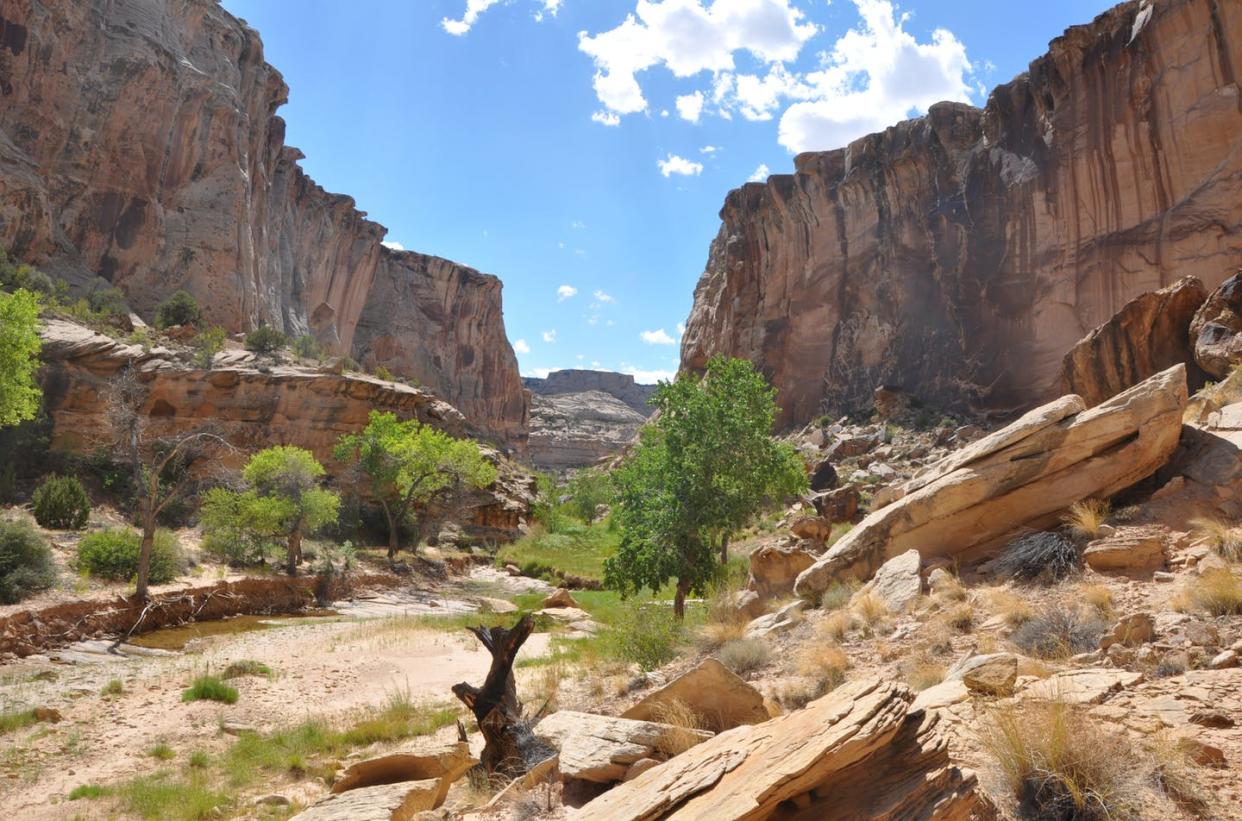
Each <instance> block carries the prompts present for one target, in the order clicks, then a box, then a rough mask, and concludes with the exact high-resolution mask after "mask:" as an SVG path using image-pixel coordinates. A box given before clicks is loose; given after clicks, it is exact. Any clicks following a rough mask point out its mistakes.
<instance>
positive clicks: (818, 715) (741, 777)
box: [575, 679, 983, 821]
mask: <svg viewBox="0 0 1242 821" xmlns="http://www.w3.org/2000/svg"><path fill="white" fill-rule="evenodd" d="M913 700H914V696H913V695H912V694H911V693H910V691H909V690H908V689H906V688H905V687H903V686H901V685H898V684H893V683H888V682H880V681H878V680H874V679H872V680H865V681H858V682H852V683H849V684H846V685H844V686H842V687H840V688H838V689H837V690H834V691H833V692H832V693H829V694H828V695H826V696H824V697H823V698H821V699H819V700H817V701H813V702H811V703H810V704H808V705H807V706H806V708H804V709H802V710H799V711H797V712H795V713H791V714H789V715H785V716H780V717H779V718H774V719H770V720H768V721H766V722H764V723H762V724H756V725H753V726H749V727H739V728H737V729H735V730H732V731H730V732H728V733H725V734H723V735H719V736H716V737H715V738H713V739H710V740H708V741H705V742H703V743H702V744H699V745H698V746H696V747H693V748H692V749H690V750H687V751H686V752H684V753H682V754H681V755H678V756H677V757H676V758H673V759H671V760H669V761H667V762H665V763H664V764H661V765H660V766H659V767H656V768H654V769H651V770H648V771H647V772H645V773H643V774H642V775H640V776H638V777H637V778H635V779H634V780H633V781H629V782H626V783H625V784H621V785H620V786H618V787H615V788H614V789H612V790H610V791H609V792H607V793H604V794H603V795H601V796H600V797H598V798H596V799H595V800H594V801H591V802H590V803H588V804H587V805H586V806H584V807H583V808H582V809H581V810H580V811H579V813H578V814H577V815H576V816H575V817H576V818H577V819H579V821H640V819H641V820H642V821H647V819H657V818H659V819H681V820H682V821H688V819H712V821H740V819H763V818H774V817H790V818H807V819H810V818H815V819H819V820H820V821H845V819H857V818H932V817H934V818H937V819H954V820H957V819H966V818H969V817H970V814H971V811H972V810H973V809H975V808H976V807H977V806H979V805H980V802H981V801H982V800H983V799H982V798H981V796H980V794H979V791H978V790H977V782H976V778H975V776H974V774H973V773H971V772H969V771H964V770H960V769H958V768H957V767H956V766H954V765H953V764H952V763H951V762H950V761H949V755H948V747H947V744H946V743H945V741H944V739H943V738H942V737H941V735H940V733H939V731H938V723H939V720H938V717H937V715H936V714H934V713H924V712H923V711H922V710H912V709H911V702H912V701H913ZM933 808H934V811H933ZM933 812H934V814H933Z"/></svg>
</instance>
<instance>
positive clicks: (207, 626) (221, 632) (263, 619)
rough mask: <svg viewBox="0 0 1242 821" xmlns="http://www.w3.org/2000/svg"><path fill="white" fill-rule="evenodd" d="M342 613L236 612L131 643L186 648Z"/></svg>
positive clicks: (136, 637)
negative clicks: (257, 614)
mask: <svg viewBox="0 0 1242 821" xmlns="http://www.w3.org/2000/svg"><path fill="white" fill-rule="evenodd" d="M338 615H339V614H338V613H337V612H336V611H335V610H308V611H305V612H303V613H290V614H284V615H275V616H251V615H246V616H234V617H233V618H231V619H221V620H220V621H203V622H191V623H190V624H183V625H180V626H178V627H164V628H162V629H160V630H152V631H151V632H150V633H143V634H142V635H140V636H133V637H131V638H130V640H129V642H128V643H129V644H133V645H136V646H138V647H147V648H151V649H155V650H184V649H185V648H186V645H188V644H189V643H190V642H192V641H196V640H199V639H207V638H211V637H213V636H232V635H236V634H238V633H250V632H253V631H255V630H268V629H271V628H273V627H288V626H292V625H294V624H299V623H307V622H309V623H315V622H319V621H329V620H331V619H333V618H336V617H337V616H338Z"/></svg>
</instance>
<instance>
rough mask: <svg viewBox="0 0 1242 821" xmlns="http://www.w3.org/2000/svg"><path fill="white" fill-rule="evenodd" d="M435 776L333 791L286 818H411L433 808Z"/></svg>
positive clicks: (299, 820)
mask: <svg viewBox="0 0 1242 821" xmlns="http://www.w3.org/2000/svg"><path fill="white" fill-rule="evenodd" d="M439 789H440V782H439V779H435V778H431V779H427V780H426V781H403V782H401V783H400V784H385V785H383V786H379V787H362V788H361V789H357V790H350V791H349V792H345V793H333V794H331V795H329V796H328V797H327V798H325V799H323V800H322V801H320V802H318V803H317V804H315V805H314V806H312V807H310V808H309V809H307V810H304V811H302V812H300V813H298V814H297V815H295V816H293V818H292V819H290V821H412V819H413V818H414V816H416V815H417V814H418V813H420V812H423V811H424V810H432V809H435V808H436V803H435V800H436V797H437V796H438V795H439Z"/></svg>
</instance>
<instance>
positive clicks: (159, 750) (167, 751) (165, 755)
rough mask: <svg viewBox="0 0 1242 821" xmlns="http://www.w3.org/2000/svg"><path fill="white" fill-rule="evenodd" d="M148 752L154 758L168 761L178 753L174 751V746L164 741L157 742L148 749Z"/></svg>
mask: <svg viewBox="0 0 1242 821" xmlns="http://www.w3.org/2000/svg"><path fill="white" fill-rule="evenodd" d="M147 754H148V755H149V756H151V757H152V758H155V759H158V760H160V761H168V760H169V759H171V758H174V757H176V755H177V754H176V753H175V752H173V748H172V747H169V746H168V745H167V744H165V743H164V742H163V741H161V742H160V743H159V744H156V745H155V746H154V747H152V748H151V749H150V750H149V751H148V753H147Z"/></svg>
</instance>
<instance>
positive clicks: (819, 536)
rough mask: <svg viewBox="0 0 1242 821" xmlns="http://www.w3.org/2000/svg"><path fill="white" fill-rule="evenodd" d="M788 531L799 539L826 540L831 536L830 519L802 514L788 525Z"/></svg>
mask: <svg viewBox="0 0 1242 821" xmlns="http://www.w3.org/2000/svg"><path fill="white" fill-rule="evenodd" d="M789 532H790V533H792V534H793V535H794V536H796V537H798V538H799V539H810V540H811V541H815V542H826V541H828V539H829V538H831V536H832V520H831V519H826V518H821V517H819V516H802V517H800V518H797V519H794V520H793V523H792V524H790V525H789Z"/></svg>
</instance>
